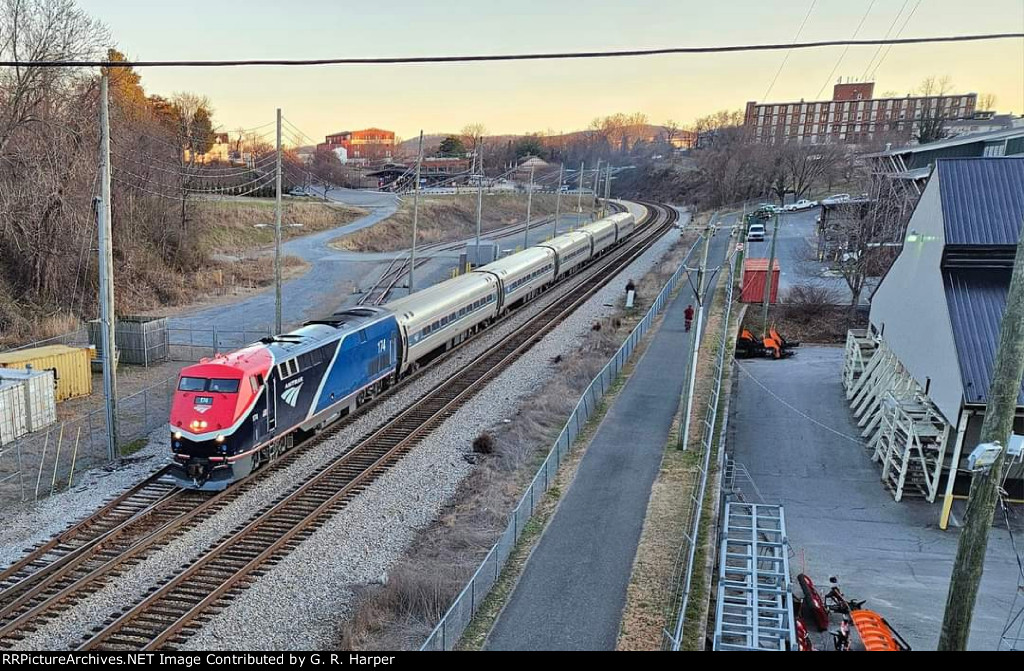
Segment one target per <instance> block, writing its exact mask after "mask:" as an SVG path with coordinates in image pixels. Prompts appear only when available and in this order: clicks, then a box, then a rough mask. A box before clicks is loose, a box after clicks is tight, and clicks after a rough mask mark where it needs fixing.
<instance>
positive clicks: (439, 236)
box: [331, 192, 593, 252]
mask: <svg viewBox="0 0 1024 671" xmlns="http://www.w3.org/2000/svg"><path fill="white" fill-rule="evenodd" d="M556 198H557V197H556V195H555V194H551V193H535V194H534V195H533V206H532V218H533V219H534V220H537V219H539V218H541V217H545V216H548V215H553V214H554V213H555V207H556V202H555V201H556ZM476 199H477V197H476V194H475V193H472V192H467V193H466V194H460V195H449V196H426V197H421V198H420V204H419V221H418V222H417V226H416V233H417V240H418V244H431V243H435V242H450V241H453V240H460V239H463V238H467V237H470V236H472V235H473V234H474V233H476ZM526 200H527V199H526V195H525V194H507V195H506V194H484V198H483V207H482V210H481V216H480V219H481V229H482V230H483V231H485V232H487V231H492V230H494V229H496V228H500V227H502V226H508V225H510V224H514V223H516V222H520V221H525V220H526ZM592 205H593V203H592V202H589V203H588V201H587V197H586V195H584V197H583V205H582V207H583V210H584V212H590V211H591V207H592ZM575 211H576V196H575V195H572V194H569V195H563V196H562V198H561V206H560V209H559V212H561V213H562V214H563V215H565V214H569V213H571V212H575ZM412 219H413V201H412V198H411V197H406V198H405V199H404V200H403V201H402V204H401V206H400V207H399V208H398V211H397V212H395V214H393V215H392V216H390V217H388V218H387V219H385V220H384V221H382V222H380V223H379V224H376V225H375V226H371V227H370V228H364V229H363V230H361V231H356V232H355V233H352V234H351V235H346V236H343V237H340V238H338V239H336V240H334V241H333V242H332V243H331V245H332V246H334V247H337V248H338V249H344V250H349V251H357V252H393V251H398V250H401V249H406V248H408V247H409V246H410V244H411V241H412Z"/></svg>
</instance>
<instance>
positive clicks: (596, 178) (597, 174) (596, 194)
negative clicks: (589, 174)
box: [593, 159, 601, 208]
mask: <svg viewBox="0 0 1024 671" xmlns="http://www.w3.org/2000/svg"><path fill="white" fill-rule="evenodd" d="M600 183H601V159H597V167H596V168H595V169H594V198H593V201H594V206H595V208H596V206H597V200H598V198H600V197H601V196H600V193H599V192H598V188H597V185H598V184H600Z"/></svg>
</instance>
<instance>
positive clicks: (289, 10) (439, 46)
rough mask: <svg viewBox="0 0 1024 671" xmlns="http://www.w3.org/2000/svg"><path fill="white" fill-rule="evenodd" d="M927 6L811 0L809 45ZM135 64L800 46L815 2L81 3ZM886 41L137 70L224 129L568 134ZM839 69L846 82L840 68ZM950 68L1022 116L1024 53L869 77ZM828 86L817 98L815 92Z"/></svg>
mask: <svg viewBox="0 0 1024 671" xmlns="http://www.w3.org/2000/svg"><path fill="white" fill-rule="evenodd" d="M917 2H918V0H875V2H874V3H873V4H872V2H871V0H817V1H816V2H815V3H814V9H813V11H812V13H811V15H810V17H809V19H808V21H807V23H806V25H805V26H804V28H803V31H802V33H801V35H800V41H810V40H825V39H849V38H851V37H852V36H853V34H854V31H855V29H856V28H857V26H858V24H859V23H860V22H861V19H862V18H863V17H864V16H865V12H866V11H867V10H868V8H869V5H870V6H871V11H870V13H868V15H867V19H866V20H865V21H864V24H863V27H862V28H861V29H860V32H859V33H858V35H857V37H858V38H860V39H868V38H880V37H883V36H884V35H885V34H886V32H887V31H889V30H890V28H891V27H892V26H893V22H894V20H895V19H896V17H897V13H898V12H900V10H901V9H904V11H903V14H902V18H900V20H899V22H898V23H897V24H896V27H895V28H894V29H892V33H893V34H895V33H896V32H897V31H898V29H899V28H900V26H902V25H903V21H904V19H905V18H906V17H907V15H908V14H909V13H910V11H911V9H912V8H913V7H914V6H915V4H916V3H917ZM79 5H80V6H81V7H83V8H84V9H85V10H86V11H88V12H89V13H90V14H91V15H92V16H94V17H95V18H98V19H100V20H101V21H103V22H104V23H106V25H107V26H108V27H109V29H110V31H111V33H112V35H113V38H114V40H115V41H116V43H117V45H118V48H119V49H121V50H122V51H124V52H126V53H127V54H128V55H129V56H131V57H133V58H138V59H150V60H169V59H239V58H328V57H335V58H337V57H368V56H421V55H449V54H497V53H517V52H541V51H576V50H612V49H640V48H657V47H678V46H703V45H724V44H743V43H768V42H784V43H786V42H791V41H793V39H794V37H795V36H796V33H797V30H798V28H799V27H800V24H801V22H802V21H803V19H804V16H805V14H806V13H807V10H808V7H810V5H811V0H719V1H718V2H707V1H706V0H700V1H689V0H631V1H629V2H626V1H621V0H588V1H586V2H577V1H575V0H562V1H561V2H557V3H555V2H550V1H549V0H517V1H516V2H493V1H491V0H476V1H474V2H468V1H464V0H444V1H437V0H433V1H430V2H428V1H424V0H420V1H419V2H413V1H410V0H387V1H385V2H378V3H367V2H365V1H363V2H350V1H347V0H345V1H341V0H334V1H331V0H307V1H302V2H292V3H280V2H269V1H265V0H248V1H246V2H210V1H207V2H200V1H199V0H176V2H173V3H168V2H160V3H155V2H139V1H138V0H79ZM1021 30H1024V1H1022V0H974V1H973V2H964V1H963V0H921V2H920V4H919V5H918V7H917V11H916V12H915V13H914V14H913V16H912V18H911V20H910V22H909V23H908V24H907V27H906V29H905V30H904V32H903V34H902V36H903V37H916V36H934V35H952V34H965V33H994V32H1019V31H1021ZM876 51H877V47H852V48H850V49H849V50H848V52H847V53H846V54H845V56H843V58H842V61H841V62H840V63H839V66H838V67H836V64H837V62H838V61H839V59H840V56H841V54H842V53H843V48H842V47H830V48H822V49H813V50H803V51H794V52H791V54H790V56H789V58H788V61H787V62H786V64H785V67H784V68H783V69H782V72H781V74H780V75H779V77H778V79H777V81H776V82H775V84H774V85H773V86H772V87H771V90H770V93H768V89H769V85H770V83H771V82H772V80H773V79H774V78H775V75H776V72H777V71H778V69H779V66H780V64H781V63H782V62H783V59H784V58H785V52H784V51H776V52H762V53H753V54H722V55H668V56H653V57H643V58H623V59H596V60H587V61H584V60H573V61H539V62H517V63H476V64H449V65H390V66H315V67H306V68H284V67H249V68H230V69H217V70H200V69H188V68H158V69H147V70H143V71H142V75H143V85H144V86H145V87H146V89H147V91H148V92H150V93H159V94H161V95H169V94H171V93H173V92H175V91H184V90H188V91H194V92H196V93H200V94H203V95H206V96H208V97H209V99H210V101H211V102H212V104H213V107H214V109H215V120H216V122H217V123H218V124H219V125H220V126H221V127H223V128H224V129H227V130H233V129H235V128H239V127H255V126H260V125H262V124H265V123H267V122H269V121H273V118H274V110H275V108H277V107H281V108H282V109H283V113H284V115H285V117H287V118H288V119H289V120H290V121H291V122H292V123H293V124H295V125H296V126H297V127H298V128H300V129H302V130H303V131H304V132H305V133H307V134H309V135H310V136H312V138H314V139H317V140H319V139H322V136H323V135H325V134H326V133H328V132H333V131H339V130H345V129H354V128H364V127H367V126H378V127H382V128H388V129H391V130H394V131H396V132H397V133H398V134H399V135H400V136H402V137H404V138H410V137H413V136H414V135H416V134H417V133H418V132H419V130H420V129H421V128H422V129H424V130H425V131H426V132H428V133H432V132H433V133H440V132H454V131H458V130H459V129H461V128H462V127H463V126H464V125H466V124H467V123H472V122H480V123H483V124H484V125H485V126H486V128H487V130H488V132H490V133H524V132H532V131H548V132H562V131H571V130H578V129H581V128H584V127H586V126H587V125H588V124H589V123H590V121H591V120H592V119H593V118H595V117H598V116H604V115H607V114H613V113H615V112H636V111H641V112H644V113H646V114H647V115H648V117H649V118H650V120H651V122H652V123H662V122H664V121H665V120H667V119H673V120H675V121H677V122H679V123H681V124H684V125H685V124H687V123H689V122H691V121H692V120H693V119H694V118H696V117H698V116H701V115H704V114H708V113H711V112H714V111H716V110H719V109H723V108H728V109H739V108H742V107H743V105H744V104H745V103H746V101H748V100H758V101H763V100H766V98H765V94H766V93H768V97H767V100H769V101H777V102H784V101H788V100H800V99H806V100H814V99H818V98H819V96H820V97H821V98H824V99H827V98H829V97H830V96H831V85H832V84H833V83H834V81H835V80H836V79H837V78H838V77H843V78H846V77H850V78H857V79H861V78H864V77H865V76H868V77H870V74H871V70H873V69H874V67H873V66H872V67H871V68H869V67H868V66H869V62H872V61H873V62H875V63H877V62H878V60H879V59H878V58H875V55H876ZM833 68H835V74H834V75H832V76H831V77H829V73H830V72H832V71H833ZM929 75H936V76H944V75H948V76H949V77H950V78H951V80H952V82H953V89H954V92H956V93H964V92H977V93H992V94H995V96H996V99H997V100H996V108H997V109H998V110H999V111H1001V112H1010V111H1012V112H1015V113H1017V114H1021V113H1024V43H1022V41H1021V40H1004V41H999V42H983V43H964V44H937V45H913V46H897V47H893V48H892V49H891V51H889V52H888V55H887V56H885V58H884V60H883V61H882V64H881V66H880V67H878V69H877V72H876V73H875V81H876V82H877V83H876V86H875V91H876V95H881V94H883V93H886V92H890V91H892V92H895V93H896V94H897V95H905V94H906V93H908V92H910V91H912V90H913V89H915V88H916V87H917V86H918V85H919V84H920V83H921V81H922V80H923V79H924V78H925V77H927V76H929ZM819 92H820V93H819Z"/></svg>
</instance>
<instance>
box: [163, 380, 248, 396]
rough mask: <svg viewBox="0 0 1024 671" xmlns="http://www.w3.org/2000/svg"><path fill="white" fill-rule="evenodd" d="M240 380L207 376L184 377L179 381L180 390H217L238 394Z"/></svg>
mask: <svg viewBox="0 0 1024 671" xmlns="http://www.w3.org/2000/svg"><path fill="white" fill-rule="evenodd" d="M238 382H239V381H238V380H229V379H223V378H214V379H212V380H208V379H207V378H205V377H183V378H181V380H180V381H179V382H178V389H179V390H180V391H215V392H219V393H221V394H237V393H238Z"/></svg>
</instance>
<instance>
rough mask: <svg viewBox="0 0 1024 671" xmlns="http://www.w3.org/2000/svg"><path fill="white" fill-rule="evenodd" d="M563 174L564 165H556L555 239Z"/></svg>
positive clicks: (560, 204) (560, 205) (560, 203)
mask: <svg viewBox="0 0 1024 671" xmlns="http://www.w3.org/2000/svg"><path fill="white" fill-rule="evenodd" d="M564 174H565V164H564V163H560V164H559V165H558V188H557V189H555V232H554V236H555V237H558V215H559V214H560V213H561V207H562V176H563V175H564Z"/></svg>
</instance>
